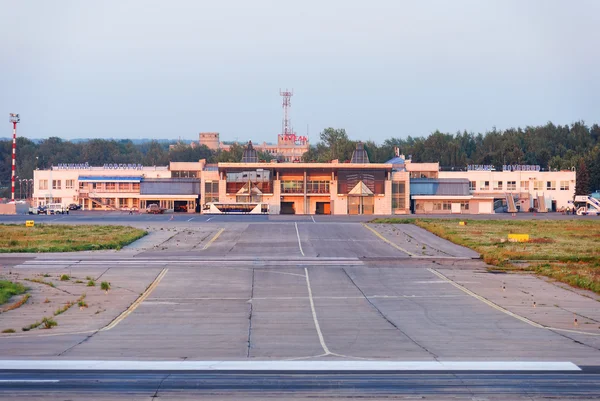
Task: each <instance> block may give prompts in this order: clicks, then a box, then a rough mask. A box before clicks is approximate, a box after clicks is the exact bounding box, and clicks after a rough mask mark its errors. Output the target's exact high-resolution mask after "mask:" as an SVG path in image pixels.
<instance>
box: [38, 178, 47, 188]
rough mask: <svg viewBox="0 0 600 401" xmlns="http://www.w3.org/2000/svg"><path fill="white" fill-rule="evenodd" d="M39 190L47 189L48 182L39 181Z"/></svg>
mask: <svg viewBox="0 0 600 401" xmlns="http://www.w3.org/2000/svg"><path fill="white" fill-rule="evenodd" d="M39 185H40V186H39V189H42V190H44V189H48V180H40V184H39Z"/></svg>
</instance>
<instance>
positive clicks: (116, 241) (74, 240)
mask: <svg viewBox="0 0 600 401" xmlns="http://www.w3.org/2000/svg"><path fill="white" fill-rule="evenodd" d="M146 234H148V232H147V231H144V230H140V229H137V228H133V227H125V226H97V225H76V226H74V225H64V226H63V225H60V226H57V225H45V224H39V225H36V226H35V227H25V226H23V225H16V224H0V253H8V252H32V253H38V252H75V251H94V250H102V249H121V248H123V247H124V246H126V245H128V244H130V243H132V242H133V241H136V240H138V239H140V238H142V237H143V236H145V235H146Z"/></svg>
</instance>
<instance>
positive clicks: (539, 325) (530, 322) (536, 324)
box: [427, 268, 600, 336]
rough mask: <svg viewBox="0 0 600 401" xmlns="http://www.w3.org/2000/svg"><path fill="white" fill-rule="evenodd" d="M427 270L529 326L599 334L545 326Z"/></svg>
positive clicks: (589, 334)
mask: <svg viewBox="0 0 600 401" xmlns="http://www.w3.org/2000/svg"><path fill="white" fill-rule="evenodd" d="M427 270H429V271H430V272H432V273H433V274H435V275H436V276H438V277H439V278H441V279H443V280H446V281H448V282H449V283H450V284H452V285H453V286H455V287H456V288H458V289H459V290H461V291H462V292H464V293H465V294H468V295H470V296H472V297H473V298H476V299H478V300H480V301H481V302H483V303H484V304H486V305H488V306H491V307H492V308H494V309H496V310H498V311H500V312H502V313H505V314H507V315H508V316H511V317H514V318H515V319H518V320H520V321H522V322H524V323H527V324H528V325H530V326H533V327H537V328H538V329H546V330H550V331H565V332H568V333H576V334H584V335H588V336H600V333H590V332H586V331H578V330H570V329H560V328H555V327H550V326H545V325H543V324H539V323H536V322H534V321H533V320H530V319H527V318H526V317H525V316H521V315H517V314H516V313H513V312H511V311H509V310H508V309H505V308H503V307H501V306H500V305H497V304H495V303H493V302H492V301H490V300H488V299H486V298H484V297H482V296H481V295H477V294H475V293H474V292H473V291H471V290H469V289H468V288H466V287H463V286H462V285H460V284H458V283H457V282H455V281H453V280H451V279H449V278H448V277H446V276H444V275H443V274H442V273H440V272H438V271H437V270H435V269H431V268H427Z"/></svg>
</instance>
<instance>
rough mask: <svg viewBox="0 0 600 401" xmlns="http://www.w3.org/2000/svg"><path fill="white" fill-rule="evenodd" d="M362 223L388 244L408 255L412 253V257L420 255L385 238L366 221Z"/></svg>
mask: <svg viewBox="0 0 600 401" xmlns="http://www.w3.org/2000/svg"><path fill="white" fill-rule="evenodd" d="M360 224H362V226H363V227H365V228H366V229H368V230H369V231H371V232H372V233H373V234H375V235H376V236H377V237H379V238H380V239H381V240H382V241H383V242H386V243H387V244H389V245H391V246H392V247H394V248H396V249H397V250H399V251H401V252H404V253H406V254H407V255H410V256H411V257H413V258H414V257H418V255H416V254H414V253H412V252H409V251H407V250H406V249H404V248H401V247H400V246H398V245H396V244H394V243H393V242H392V241H390V240H389V239H387V238H385V237H384V236H383V235H381V234H380V233H379V232H377V230H375V229H373V228H371V227H369V226H368V225H366V224H365V223H360Z"/></svg>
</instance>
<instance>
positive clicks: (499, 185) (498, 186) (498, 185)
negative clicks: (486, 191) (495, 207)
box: [494, 181, 502, 191]
mask: <svg viewBox="0 0 600 401" xmlns="http://www.w3.org/2000/svg"><path fill="white" fill-rule="evenodd" d="M494 190H496V191H502V181H494Z"/></svg>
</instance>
